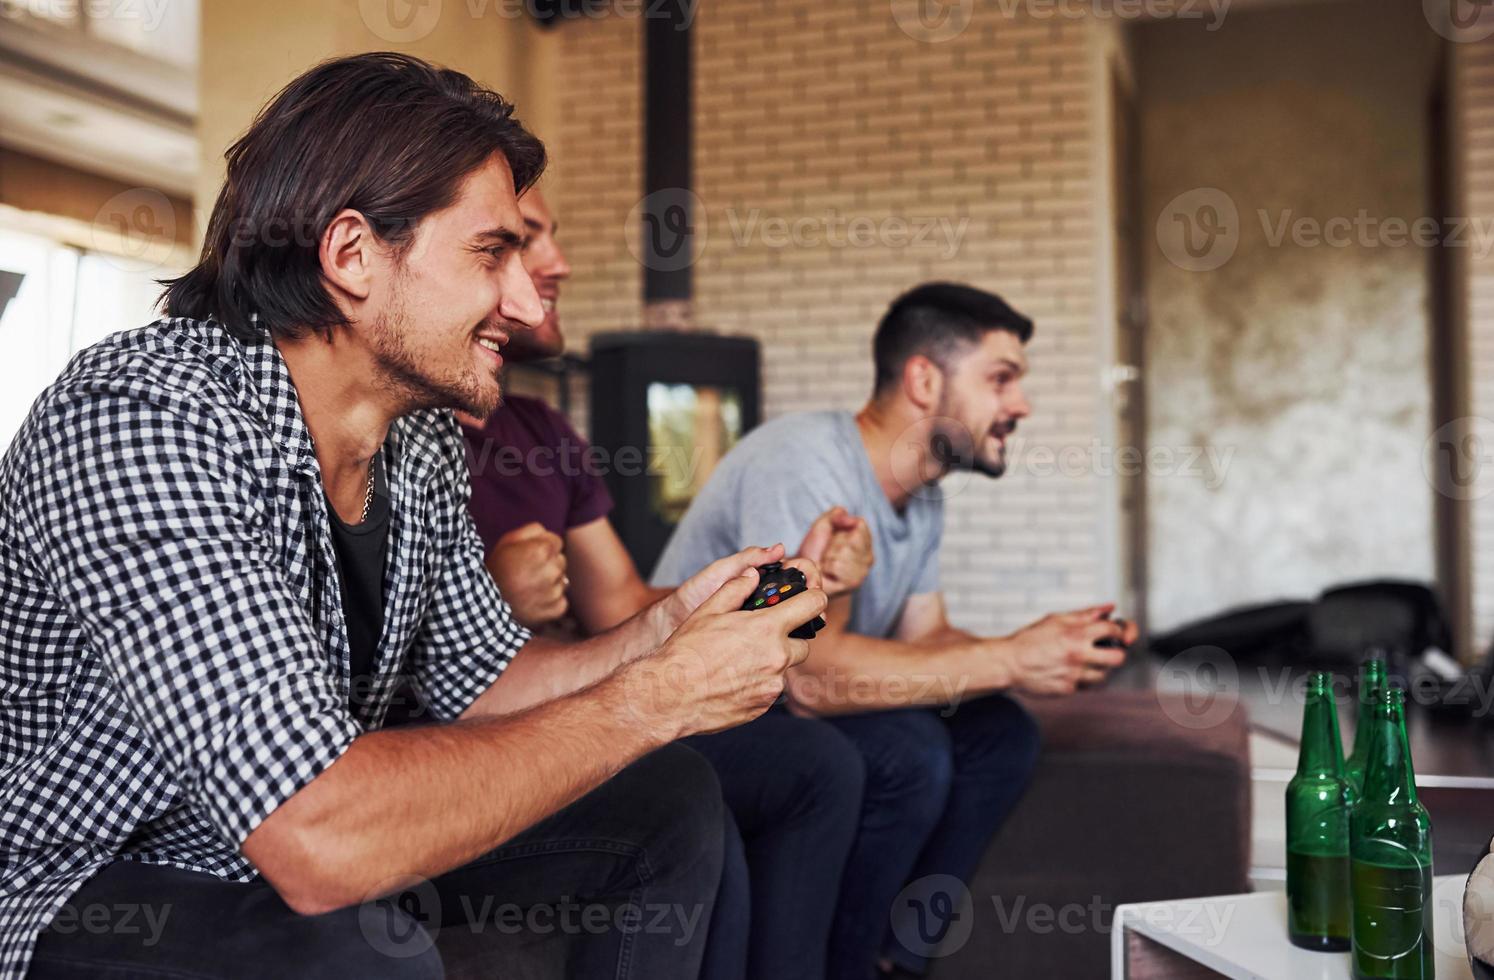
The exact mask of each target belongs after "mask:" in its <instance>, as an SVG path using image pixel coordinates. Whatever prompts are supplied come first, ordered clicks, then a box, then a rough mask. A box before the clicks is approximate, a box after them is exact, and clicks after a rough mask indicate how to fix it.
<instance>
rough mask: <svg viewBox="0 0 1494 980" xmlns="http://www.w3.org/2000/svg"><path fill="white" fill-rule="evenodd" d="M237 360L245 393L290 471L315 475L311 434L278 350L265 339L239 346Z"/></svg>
mask: <svg viewBox="0 0 1494 980" xmlns="http://www.w3.org/2000/svg"><path fill="white" fill-rule="evenodd" d="M240 359H241V360H242V362H243V364H244V371H245V377H246V378H247V381H248V384H247V385H246V388H247V390H248V393H249V395H250V397H251V398H253V399H254V400H255V401H257V402H258V404H259V408H260V411H261V413H262V414H263V415H264V417H265V421H267V422H268V423H269V425H270V437H271V439H272V440H273V441H274V442H275V445H276V446H278V447H279V448H280V451H281V452H283V453H284V454H285V457H286V459H287V461H288V462H289V463H290V465H291V468H292V469H294V470H296V471H297V472H301V473H307V472H315V471H318V470H319V469H320V468H319V467H318V466H317V462H316V453H315V452H314V451H313V450H312V446H311V431H310V430H309V429H307V428H306V419H305V417H304V416H302V414H301V400H300V398H298V397H297V396H296V385H295V383H294V382H293V381H292V380H291V376H290V369H289V368H288V367H286V364H285V358H284V357H282V356H281V354H280V349H279V348H278V347H276V346H275V344H274V342H272V341H271V340H270V338H269V336H268V335H266V336H265V337H264V339H263V340H258V341H244V342H241V343H240Z"/></svg>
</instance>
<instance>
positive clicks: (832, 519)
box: [799, 507, 875, 598]
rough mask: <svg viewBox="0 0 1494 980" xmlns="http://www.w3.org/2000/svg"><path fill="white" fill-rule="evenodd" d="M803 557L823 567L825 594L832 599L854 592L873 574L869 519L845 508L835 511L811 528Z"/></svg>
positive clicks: (835, 509)
mask: <svg viewBox="0 0 1494 980" xmlns="http://www.w3.org/2000/svg"><path fill="white" fill-rule="evenodd" d="M799 555H800V556H801V557H803V558H807V559H809V560H810V561H812V562H814V563H815V564H816V565H818V566H819V569H820V575H821V577H822V578H823V580H824V583H825V593H826V594H827V595H829V596H831V597H832V598H833V597H834V596H838V595H844V594H845V593H847V592H854V591H855V590H856V589H857V588H858V587H859V586H860V585H861V583H862V582H864V581H866V575H867V573H868V572H870V571H871V567H872V562H873V561H874V560H875V558H874V556H873V554H872V536H871V528H869V527H868V526H867V524H866V519H865V518H863V517H856V516H855V515H853V514H851V513H850V512H849V511H847V510H846V509H845V508H844V507H832V508H830V509H829V510H827V511H825V513H823V514H821V515H820V516H819V517H817V518H815V522H814V523H813V524H811V525H810V526H809V533H808V534H806V535H804V541H803V543H802V544H800V545H799Z"/></svg>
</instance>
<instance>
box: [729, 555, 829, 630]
mask: <svg viewBox="0 0 1494 980" xmlns="http://www.w3.org/2000/svg"><path fill="white" fill-rule="evenodd" d="M757 574H758V583H757V588H756V589H755V590H754V591H753V593H752V595H750V596H748V598H747V601H746V602H744V603H742V608H743V609H767V608H768V607H769V606H776V605H778V604H779V603H780V602H782V601H784V600H785V599H789V598H792V597H793V596H796V595H798V594H799V593H800V592H807V591H808V590H809V584H808V583H807V582H806V581H805V580H804V573H803V572H801V571H799V570H798V569H797V568H789V567H787V566H785V565H784V564H783V562H778V561H775V562H769V563H768V564H766V565H763V566H760V567H759V568H758V570H757ZM824 628H825V617H824V616H816V617H815V618H814V619H811V620H810V621H809V622H807V623H805V624H803V625H802V626H796V627H795V628H794V631H793V632H792V633H790V634H789V636H792V637H794V638H795V639H799V640H812V639H814V635H815V634H816V633H818V632H819V631H820V630H822V629H824Z"/></svg>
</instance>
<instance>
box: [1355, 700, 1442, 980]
mask: <svg viewBox="0 0 1494 980" xmlns="http://www.w3.org/2000/svg"><path fill="white" fill-rule="evenodd" d="M1356 737H1363V736H1356ZM1349 859H1350V862H1349V868H1350V870H1349V876H1350V882H1351V886H1352V892H1353V898H1354V936H1353V938H1354V952H1353V965H1354V976H1355V977H1356V978H1359V980H1382V978H1392V980H1430V978H1431V977H1432V976H1433V975H1434V972H1433V969H1434V968H1433V966H1432V822H1431V820H1430V819H1429V818H1428V817H1427V811H1426V807H1424V806H1422V805H1421V804H1420V803H1419V802H1417V799H1416V776H1415V773H1414V772H1413V771H1412V768H1411V746H1410V744H1409V743H1408V742H1407V740H1406V700H1405V696H1404V695H1403V694H1402V693H1401V692H1400V691H1398V690H1394V689H1391V688H1389V687H1382V688H1381V691H1380V694H1379V696H1378V697H1377V698H1376V699H1375V704H1374V710H1373V711H1372V712H1371V714H1370V722H1369V759H1368V762H1367V764H1366V766H1365V770H1364V792H1363V793H1362V794H1361V795H1360V798H1359V802H1358V803H1357V804H1356V805H1355V806H1354V810H1353V812H1352V813H1351V814H1350V817H1349Z"/></svg>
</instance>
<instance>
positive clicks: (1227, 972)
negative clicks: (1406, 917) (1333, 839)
mask: <svg viewBox="0 0 1494 980" xmlns="http://www.w3.org/2000/svg"><path fill="white" fill-rule="evenodd" d="M1467 879H1468V876H1467V875H1443V876H1440V877H1438V878H1436V879H1434V881H1433V883H1432V900H1433V903H1434V904H1433V909H1432V931H1433V938H1432V942H1433V946H1434V949H1435V953H1436V969H1437V980H1472V976H1473V974H1472V972H1471V971H1470V970H1469V969H1468V958H1467V955H1466V954H1465V952H1464V947H1463V885H1464V884H1465V883H1466V882H1467ZM1110 976H1111V980H1202V978H1208V977H1221V976H1223V977H1230V978H1233V980H1350V977H1351V976H1352V973H1351V971H1350V968H1349V954H1348V953H1315V952H1312V951H1311V950H1306V949H1298V948H1297V947H1296V946H1293V945H1292V944H1291V941H1290V940H1289V939H1288V938H1287V909H1286V893H1285V892H1282V891H1270V892H1257V893H1255V894H1251V895H1223V896H1220V897H1218V898H1193V899H1184V900H1181V901H1177V902H1147V903H1144V904H1136V905H1122V906H1120V907H1119V908H1117V909H1116V910H1115V924H1114V927H1113V928H1112V929H1111V933H1110Z"/></svg>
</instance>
